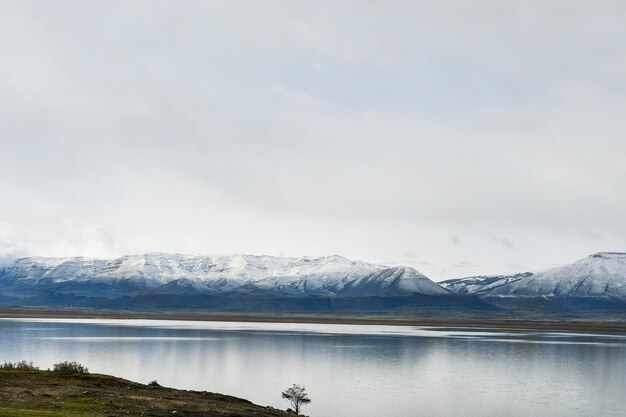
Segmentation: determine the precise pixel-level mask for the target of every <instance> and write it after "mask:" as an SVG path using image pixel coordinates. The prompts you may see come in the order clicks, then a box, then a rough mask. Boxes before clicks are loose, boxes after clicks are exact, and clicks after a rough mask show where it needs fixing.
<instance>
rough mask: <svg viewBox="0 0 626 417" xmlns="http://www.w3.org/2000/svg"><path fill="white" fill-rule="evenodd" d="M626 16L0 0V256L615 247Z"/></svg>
mask: <svg viewBox="0 0 626 417" xmlns="http://www.w3.org/2000/svg"><path fill="white" fill-rule="evenodd" d="M624 21H626V3H625V2H623V1H614V2H609V1H551V0H543V1H445V0H444V1H434V0H433V1H411V2H407V1H380V2H366V1H354V2H353V1H341V2H337V1H315V2H303V1H302V2H301V1H264V2H257V1H239V0H236V1H230V0H229V1H191V0H188V1H185V2H173V1H139V0H134V1H131V2H128V1H108V0H107V1H55V2H43V1H25V0H19V1H18V0H16V1H7V0H1V1H0V129H1V133H0V261H5V262H6V261H10V260H11V259H13V258H15V257H18V256H34V255H38V256H87V257H99V258H109V257H116V256H121V255H124V254H131V253H144V252H174V253H185V254H235V253H245V254H258V255H261V254H264V255H274V256H294V257H299V256H322V255H331V254H339V255H343V256H345V257H348V258H350V259H358V260H363V261H368V262H376V263H385V264H389V265H407V266H413V267H415V268H417V269H418V270H420V271H421V272H423V273H425V274H426V275H427V276H429V277H430V278H432V279H434V280H437V281H438V280H442V279H445V278H452V277H463V276H470V275H476V274H506V273H513V272H521V271H535V270H540V269H544V268H548V267H551V266H555V265H561V264H565V263H569V262H572V261H575V260H577V259H579V258H583V257H585V256H587V255H589V254H591V253H595V252H599V251H626V113H625V111H626V76H625V74H626V25H625V24H624Z"/></svg>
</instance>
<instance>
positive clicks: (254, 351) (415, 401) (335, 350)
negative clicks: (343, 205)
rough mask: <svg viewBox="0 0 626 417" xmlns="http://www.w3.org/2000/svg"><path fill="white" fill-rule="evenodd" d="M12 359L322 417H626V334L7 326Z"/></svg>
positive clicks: (3, 349)
mask: <svg viewBox="0 0 626 417" xmlns="http://www.w3.org/2000/svg"><path fill="white" fill-rule="evenodd" d="M0 335H1V338H0V361H4V360H11V361H15V360H22V359H25V360H33V361H34V362H35V363H37V364H38V365H40V366H41V367H44V368H46V367H50V366H52V364H53V363H54V362H57V361H60V360H77V361H79V362H82V363H84V364H86V365H87V366H88V367H89V368H90V370H91V371H93V372H102V373H109V374H114V375H117V376H122V377H124V378H128V379H132V380H135V381H139V382H148V381H150V380H153V379H156V380H158V381H159V382H160V383H161V384H162V385H166V386H171V387H176V388H185V389H197V390H209V391H215V392H222V393H226V394H231V395H236V396H240V397H244V398H247V399H250V400H252V401H254V402H256V403H259V404H264V405H273V406H275V407H280V408H286V407H287V404H286V403H285V402H284V400H281V398H280V392H281V390H282V389H284V388H286V387H288V386H290V385H291V384H292V383H300V384H304V385H306V387H307V390H308V391H309V392H310V396H311V398H312V399H313V402H312V403H311V405H309V406H307V407H306V408H305V410H304V411H305V413H306V414H308V415H311V416H314V417H351V416H354V417H357V416H358V417H385V416H386V417H410V416H423V417H437V416H446V417H490V416H493V417H516V416H520V417H531V416H532V417H535V416H555V417H556V416H567V417H577V416H580V417H583V416H584V417H588V416H594V417H601V416H622V415H624V411H623V410H624V409H626V398H625V395H624V394H625V393H626V336H624V335H595V334H583V333H566V332H542V331H517V330H516V331H512V330H502V331H485V330H471V329H454V328H417V327H408V326H362V325H326V324H284V323H235V322H184V321H154V320H70V319H68V320H58V319H50V320H42V319H32V320H31V319H25V320H13V319H7V320H0Z"/></svg>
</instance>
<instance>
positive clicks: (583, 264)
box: [440, 252, 626, 299]
mask: <svg viewBox="0 0 626 417" xmlns="http://www.w3.org/2000/svg"><path fill="white" fill-rule="evenodd" d="M440 284H441V286H442V287H444V288H446V289H448V290H449V291H452V292H455V293H457V294H477V295H481V296H488V297H552V298H557V299H558V298H574V297H576V298H578V297H617V298H626V253H620V252H599V253H595V254H593V255H590V256H588V257H586V258H583V259H580V260H578V261H576V262H574V263H571V264H569V265H565V266H560V267H556V268H551V269H548V270H545V271H540V272H536V273H530V272H526V273H523V274H516V275H510V276H481V277H470V278H461V279H453V280H447V281H444V282H441V283H440Z"/></svg>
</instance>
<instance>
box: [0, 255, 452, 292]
mask: <svg viewBox="0 0 626 417" xmlns="http://www.w3.org/2000/svg"><path fill="white" fill-rule="evenodd" d="M45 289H48V290H52V289H53V290H54V291H56V292H62V293H72V294H76V295H83V296H84V295H88V296H94V295H98V296H104V297H111V296H119V295H122V294H127V295H137V294H146V293H156V294H189V293H194V294H212V295H219V294H232V293H240V294H257V295H259V294H274V295H291V296H303V295H324V296H333V295H340V296H383V295H384V296H391V295H411V294H425V295H445V294H446V293H447V291H446V290H444V289H442V288H441V287H440V286H439V285H437V284H436V283H434V282H433V281H431V280H430V279H428V278H426V277H425V276H424V275H422V274H420V273H419V272H417V271H416V270H415V269H413V268H410V267H387V266H384V265H375V264H368V263H365V262H359V261H350V260H348V259H346V258H343V257H341V256H328V257H319V258H311V257H303V258H279V257H272V256H251V255H233V256H186V255H172V254H162V253H154V254H144V255H132V256H124V257H121V258H116V259H110V260H101V259H88V258H82V257H75V258H38V257H32V258H20V259H17V260H16V261H15V262H14V263H13V264H12V265H9V266H6V267H5V268H4V269H0V292H1V293H4V295H8V296H14V297H20V296H23V295H24V294H26V293H32V292H33V291H36V290H45ZM27 290H28V291H27Z"/></svg>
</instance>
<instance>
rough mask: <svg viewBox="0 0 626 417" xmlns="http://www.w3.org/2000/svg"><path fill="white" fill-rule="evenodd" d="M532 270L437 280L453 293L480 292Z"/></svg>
mask: <svg viewBox="0 0 626 417" xmlns="http://www.w3.org/2000/svg"><path fill="white" fill-rule="evenodd" d="M531 275H533V274H532V272H523V273H520V274H514V275H479V276H475V277H467V278H455V279H448V280H446V281H442V282H439V285H441V286H442V287H443V288H445V289H446V290H448V291H450V292H453V293H455V294H462V295H464V294H480V293H484V292H487V291H490V290H492V289H494V288H498V287H501V286H502V285H506V284H509V283H511V282H515V281H519V280H520V279H522V278H528V277H530V276H531Z"/></svg>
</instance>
